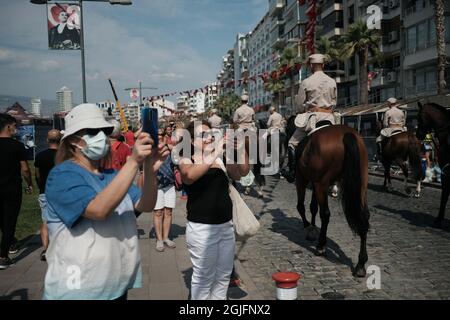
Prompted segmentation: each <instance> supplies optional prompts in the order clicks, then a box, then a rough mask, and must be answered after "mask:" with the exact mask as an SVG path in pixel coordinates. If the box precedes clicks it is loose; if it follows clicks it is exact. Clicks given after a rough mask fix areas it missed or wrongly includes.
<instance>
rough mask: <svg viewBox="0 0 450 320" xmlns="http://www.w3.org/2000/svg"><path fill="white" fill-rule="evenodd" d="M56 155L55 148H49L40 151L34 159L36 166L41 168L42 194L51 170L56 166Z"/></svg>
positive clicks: (39, 183)
mask: <svg viewBox="0 0 450 320" xmlns="http://www.w3.org/2000/svg"><path fill="white" fill-rule="evenodd" d="M55 156H56V150H55V149H47V150H44V151H42V152H39V153H38V154H37V155H36V158H35V159H34V166H35V167H36V168H37V169H38V170H39V181H38V187H39V193H40V194H43V193H45V183H46V182H47V177H48V174H49V172H50V170H52V168H53V167H54V166H55Z"/></svg>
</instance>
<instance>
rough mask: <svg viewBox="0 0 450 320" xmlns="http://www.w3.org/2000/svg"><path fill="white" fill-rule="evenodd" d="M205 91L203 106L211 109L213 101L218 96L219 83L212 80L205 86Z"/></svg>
mask: <svg viewBox="0 0 450 320" xmlns="http://www.w3.org/2000/svg"><path fill="white" fill-rule="evenodd" d="M206 89H207V90H206V92H205V108H206V109H212V108H213V107H214V103H215V102H216V100H217V98H218V89H219V85H218V83H217V82H213V83H211V84H210V85H208V86H207V87H206Z"/></svg>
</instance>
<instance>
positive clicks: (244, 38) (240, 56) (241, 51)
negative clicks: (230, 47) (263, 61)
mask: <svg viewBox="0 0 450 320" xmlns="http://www.w3.org/2000/svg"><path fill="white" fill-rule="evenodd" d="M248 37H249V35H248V34H242V33H238V34H237V36H236V42H235V43H234V80H235V83H234V93H236V94H237V95H239V96H240V95H242V93H243V92H244V91H246V90H245V87H246V84H244V83H243V81H240V80H242V79H246V78H248V75H249V72H248Z"/></svg>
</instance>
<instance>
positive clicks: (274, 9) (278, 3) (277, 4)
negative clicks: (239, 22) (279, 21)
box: [270, 0, 286, 17]
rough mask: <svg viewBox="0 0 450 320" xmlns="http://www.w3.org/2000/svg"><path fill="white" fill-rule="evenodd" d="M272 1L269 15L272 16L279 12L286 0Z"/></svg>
mask: <svg viewBox="0 0 450 320" xmlns="http://www.w3.org/2000/svg"><path fill="white" fill-rule="evenodd" d="M274 2H275V4H274V6H273V7H272V8H271V9H270V16H271V17H274V16H276V15H278V14H280V12H281V11H282V10H283V9H284V7H285V6H286V0H274Z"/></svg>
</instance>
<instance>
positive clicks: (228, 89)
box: [217, 48, 235, 95]
mask: <svg viewBox="0 0 450 320" xmlns="http://www.w3.org/2000/svg"><path fill="white" fill-rule="evenodd" d="M234 74H235V73H234V48H233V49H230V50H228V52H227V54H226V55H225V56H223V57H222V69H221V70H220V72H219V74H218V75H217V81H218V82H219V84H220V85H219V95H223V94H228V93H233V92H234V84H232V85H231V84H229V83H230V82H231V81H234Z"/></svg>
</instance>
